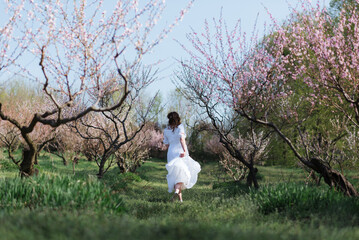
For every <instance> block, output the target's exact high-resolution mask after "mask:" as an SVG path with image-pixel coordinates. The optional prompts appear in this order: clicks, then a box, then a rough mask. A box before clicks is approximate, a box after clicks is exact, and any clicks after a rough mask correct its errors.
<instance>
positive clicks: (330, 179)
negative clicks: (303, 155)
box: [310, 158, 359, 196]
mask: <svg viewBox="0 0 359 240" xmlns="http://www.w3.org/2000/svg"><path fill="white" fill-rule="evenodd" d="M310 162H311V163H312V164H313V165H314V168H315V169H314V170H315V171H316V172H317V173H319V174H320V175H321V176H323V178H324V181H325V183H326V184H328V185H329V186H331V187H334V188H335V189H336V190H338V191H340V192H343V193H344V194H345V195H347V196H359V194H358V192H357V191H356V189H355V188H354V186H353V185H352V184H351V183H350V182H349V181H348V180H347V179H346V178H345V177H344V175H343V174H341V173H340V172H338V171H336V170H334V169H331V168H329V167H327V166H325V165H324V164H323V163H321V162H320V160H318V159H316V158H313V159H311V161H310Z"/></svg>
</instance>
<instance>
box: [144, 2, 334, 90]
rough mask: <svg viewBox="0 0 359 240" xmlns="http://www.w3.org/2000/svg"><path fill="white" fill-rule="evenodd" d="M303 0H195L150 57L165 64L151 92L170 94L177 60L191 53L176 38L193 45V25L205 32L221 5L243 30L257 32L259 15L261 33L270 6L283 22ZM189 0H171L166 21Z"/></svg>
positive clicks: (266, 20)
mask: <svg viewBox="0 0 359 240" xmlns="http://www.w3.org/2000/svg"><path fill="white" fill-rule="evenodd" d="M179 2H180V4H179ZM299 2H300V1H298V0H195V2H194V4H193V6H192V8H191V9H190V10H189V12H188V13H187V14H186V15H185V17H184V19H183V21H182V22H180V24H179V25H178V26H176V28H175V29H174V30H173V31H172V32H171V33H170V34H169V36H168V37H167V38H166V39H165V40H164V41H163V42H162V43H161V44H159V45H158V46H157V47H156V48H155V49H154V51H153V53H152V54H151V57H150V58H151V59H152V60H153V58H155V59H162V60H163V63H162V64H161V65H159V68H160V69H159V70H160V73H159V78H160V79H159V80H158V81H157V82H155V83H153V84H152V85H151V86H150V87H149V89H148V90H149V91H150V92H156V91H158V90H159V91H160V92H161V94H162V95H163V96H166V95H167V94H168V93H169V92H170V91H171V90H173V89H175V86H174V85H173V83H172V81H171V80H172V79H173V71H174V70H176V69H178V67H179V64H178V63H177V61H176V59H186V58H188V56H186V53H185V52H184V51H183V50H182V48H181V46H180V45H179V44H178V43H177V42H176V41H175V40H174V39H176V40H178V41H180V42H181V43H183V44H184V45H186V44H190V43H189V42H188V41H187V40H186V33H188V32H190V31H191V28H193V29H194V30H196V31H199V32H201V31H202V28H203V25H204V20H205V19H208V20H211V19H212V18H216V19H218V18H219V15H220V11H221V8H222V9H223V10H222V13H223V18H224V20H225V21H226V22H227V24H228V25H230V24H234V23H235V22H236V21H237V20H238V19H241V24H242V25H241V27H242V30H243V31H244V32H248V33H251V32H252V31H253V26H254V24H255V22H256V19H257V16H258V22H257V29H259V32H260V33H261V30H260V29H261V27H262V26H264V23H265V22H267V23H268V24H270V23H271V19H270V17H269V15H268V13H267V10H266V8H267V9H268V11H269V12H270V13H271V14H272V16H273V17H274V18H275V19H277V21H278V22H280V21H283V20H284V19H285V18H286V17H287V16H288V14H289V8H290V6H291V7H294V8H297V7H299V6H298V4H299ZM313 2H316V1H315V0H314V1H313ZM185 3H188V1H187V0H181V1H180V0H168V8H167V9H166V11H165V13H164V15H163V18H164V19H165V21H166V19H173V17H174V15H178V11H179V9H181V7H183V6H185ZM322 4H323V5H324V4H325V5H328V4H329V0H327V1H322ZM145 61H146V59H145Z"/></svg>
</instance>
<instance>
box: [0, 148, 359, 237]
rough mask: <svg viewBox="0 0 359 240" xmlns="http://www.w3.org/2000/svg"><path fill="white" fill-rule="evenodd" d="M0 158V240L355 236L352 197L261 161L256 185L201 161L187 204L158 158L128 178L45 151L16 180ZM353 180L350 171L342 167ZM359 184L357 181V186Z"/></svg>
mask: <svg viewBox="0 0 359 240" xmlns="http://www.w3.org/2000/svg"><path fill="white" fill-rule="evenodd" d="M6 161H8V160H4V159H3V160H0V166H1V167H0V176H1V178H0V191H1V192H0V236H1V237H0V239H9V240H11V239H40V240H41V239H127V240H129V239H156V240H157V239H251V240H255V239H328V240H330V239H358V238H359V227H358V226H359V200H358V199H357V198H347V197H344V196H343V195H342V194H340V193H337V192H334V191H332V190H330V189H329V188H328V187H327V186H326V185H324V184H322V186H320V187H315V186H307V185H305V178H306V174H305V173H304V172H303V171H302V170H300V169H295V168H291V169H289V168H280V167H260V168H259V173H260V174H261V176H262V177H261V179H260V185H261V188H260V189H259V190H255V189H250V188H248V187H247V186H246V185H244V183H236V182H231V181H230V180H229V179H228V178H225V177H223V176H221V177H220V178H219V177H218V172H219V171H218V169H217V167H218V165H217V164H216V163H206V164H205V165H203V164H202V171H201V173H200V175H199V180H198V183H197V184H196V185H195V186H194V187H193V188H192V189H189V190H185V191H184V202H183V203H179V202H175V203H172V202H170V201H169V200H170V198H171V194H170V193H168V192H167V182H166V169H165V162H164V161H162V160H158V159H151V160H148V161H146V163H145V164H144V165H143V166H142V167H141V168H139V169H138V170H137V172H136V173H135V174H132V173H126V174H119V171H118V170H117V168H113V169H110V171H109V172H108V173H106V175H105V176H104V178H103V179H101V180H98V179H97V178H96V173H97V167H96V164H95V163H93V162H87V161H85V160H83V159H82V160H81V161H80V162H79V164H78V165H76V172H75V175H74V174H73V171H72V166H71V165H69V166H64V165H63V164H62V162H61V160H60V159H59V158H56V157H54V156H51V155H49V154H42V155H41V157H40V159H39V165H38V166H37V168H38V169H39V170H40V175H39V176H37V177H33V178H29V179H20V178H19V177H18V173H17V169H16V167H13V166H12V165H11V164H10V165H9V164H8V163H6ZM349 175H350V176H351V177H353V179H355V176H356V173H355V172H349ZM356 187H357V188H358V184H356Z"/></svg>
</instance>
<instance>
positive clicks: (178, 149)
mask: <svg viewBox="0 0 359 240" xmlns="http://www.w3.org/2000/svg"><path fill="white" fill-rule="evenodd" d="M163 134H164V140H163V142H164V143H165V144H169V148H168V152H167V162H170V161H172V160H173V159H174V158H177V157H179V155H180V153H183V148H182V145H181V141H180V140H181V137H186V134H185V132H184V127H183V125H182V124H180V125H178V127H176V128H175V129H174V130H173V129H171V128H169V127H167V128H165V130H164V133H163ZM186 152H187V149H186Z"/></svg>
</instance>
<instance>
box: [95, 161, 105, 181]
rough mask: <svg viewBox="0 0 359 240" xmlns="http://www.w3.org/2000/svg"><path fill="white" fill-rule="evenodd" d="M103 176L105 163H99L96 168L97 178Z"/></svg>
mask: <svg viewBox="0 0 359 240" xmlns="http://www.w3.org/2000/svg"><path fill="white" fill-rule="evenodd" d="M104 174H105V161H101V162H100V165H99V168H98V173H97V177H98V178H102V177H103V175H104Z"/></svg>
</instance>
